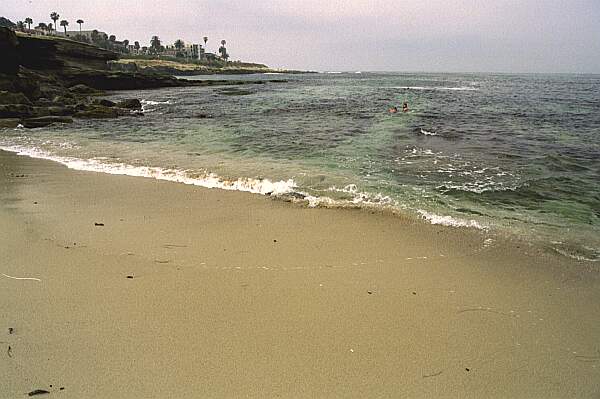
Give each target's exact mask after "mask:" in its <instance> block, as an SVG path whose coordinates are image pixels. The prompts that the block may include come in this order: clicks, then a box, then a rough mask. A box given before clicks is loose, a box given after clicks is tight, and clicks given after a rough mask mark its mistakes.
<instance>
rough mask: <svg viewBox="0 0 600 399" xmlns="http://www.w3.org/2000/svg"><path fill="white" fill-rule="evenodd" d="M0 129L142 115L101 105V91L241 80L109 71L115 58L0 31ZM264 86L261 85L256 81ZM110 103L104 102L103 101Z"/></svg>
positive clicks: (123, 106) (133, 104)
mask: <svg viewBox="0 0 600 399" xmlns="http://www.w3.org/2000/svg"><path fill="white" fill-rule="evenodd" d="M0 54H2V56H1V57H0V119H1V118H3V119H10V121H6V122H4V123H0V127H6V126H13V125H15V121H18V123H17V124H19V123H20V124H22V125H23V126H25V127H40V126H45V125H48V124H51V123H69V122H71V121H72V120H71V117H76V118H114V117H118V116H122V115H136V116H140V115H143V114H142V113H141V108H142V107H141V104H140V102H139V100H137V99H131V100H126V101H121V102H119V103H117V104H115V103H112V102H104V103H99V102H98V101H97V99H94V98H93V97H95V96H98V95H102V94H103V93H104V91H105V90H131V89H151V88H159V87H180V86H208V85H237V84H243V83H245V82H239V81H216V80H212V81H198V80H180V79H177V78H175V77H173V76H170V75H166V74H161V73H155V72H148V71H145V72H139V71H138V70H137V68H123V70H112V69H111V67H110V65H113V64H114V61H115V60H117V59H118V54H116V53H114V52H112V51H108V50H105V49H102V48H99V47H96V46H93V45H90V44H86V43H80V42H76V41H72V40H69V39H65V38H59V37H49V36H35V35H29V34H23V33H15V32H14V31H13V30H11V29H9V28H4V27H0ZM259 83H262V82H259ZM105 101H108V100H105Z"/></svg>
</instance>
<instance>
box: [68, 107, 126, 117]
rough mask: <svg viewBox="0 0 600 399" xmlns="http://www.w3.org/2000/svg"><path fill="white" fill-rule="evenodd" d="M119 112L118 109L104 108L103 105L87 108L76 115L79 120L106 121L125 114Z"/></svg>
mask: <svg viewBox="0 0 600 399" xmlns="http://www.w3.org/2000/svg"><path fill="white" fill-rule="evenodd" d="M123 111H124V110H122V111H121V112H120V111H119V109H118V108H115V107H104V106H102V105H92V106H90V107H87V108H86V109H85V110H83V111H79V112H77V113H76V114H75V116H76V117H77V118H84V119H106V118H116V117H118V116H119V115H123V114H124V113H125V112H123Z"/></svg>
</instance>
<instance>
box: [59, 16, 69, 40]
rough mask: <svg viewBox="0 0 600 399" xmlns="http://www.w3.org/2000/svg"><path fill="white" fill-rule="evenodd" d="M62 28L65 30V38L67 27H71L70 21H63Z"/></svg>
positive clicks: (61, 22)
mask: <svg viewBox="0 0 600 399" xmlns="http://www.w3.org/2000/svg"><path fill="white" fill-rule="evenodd" d="M60 26H62V27H63V28H65V36H67V26H69V21H67V20H66V19H63V20H62V21H60Z"/></svg>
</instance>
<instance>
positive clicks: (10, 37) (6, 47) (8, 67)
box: [0, 27, 19, 75]
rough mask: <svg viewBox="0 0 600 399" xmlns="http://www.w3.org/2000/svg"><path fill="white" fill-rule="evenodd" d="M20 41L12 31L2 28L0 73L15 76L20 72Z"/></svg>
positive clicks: (0, 33)
mask: <svg viewBox="0 0 600 399" xmlns="http://www.w3.org/2000/svg"><path fill="white" fill-rule="evenodd" d="M18 45H19V40H18V39H17V35H16V34H15V32H14V31H13V30H12V29H8V28H6V27H0V54H2V61H0V73H6V74H9V75H15V74H16V73H17V72H18V70H19V53H18V50H17V47H18Z"/></svg>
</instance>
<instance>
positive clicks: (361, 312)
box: [0, 151, 600, 398]
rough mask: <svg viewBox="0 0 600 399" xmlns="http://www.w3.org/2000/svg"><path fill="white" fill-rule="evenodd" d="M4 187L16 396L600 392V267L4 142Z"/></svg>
mask: <svg viewBox="0 0 600 399" xmlns="http://www.w3.org/2000/svg"><path fill="white" fill-rule="evenodd" d="M0 187H2V190H1V192H2V194H1V196H0V221H1V222H2V225H3V228H2V230H1V232H0V234H1V236H0V248H1V249H0V251H1V252H2V254H1V255H2V259H3V260H4V262H3V270H0V273H2V276H0V288H1V290H0V292H1V293H0V298H1V302H2V303H3V304H4V309H5V312H3V313H2V314H1V316H0V319H1V322H0V327H1V332H0V341H1V342H2V343H1V344H0V345H1V349H2V351H1V353H2V354H3V360H2V362H0V373H1V374H2V375H3V376H4V382H3V383H2V384H1V385H0V397H16V396H17V397H18V396H20V395H26V394H27V393H28V392H31V391H34V390H35V389H42V390H47V391H49V392H51V393H55V392H56V393H60V395H61V396H63V397H66V398H69V397H82V396H85V397H123V398H128V397H182V398H183V397H198V396H201V397H239V396H244V397H273V396H278V397H315V396H317V397H340V396H344V397H359V396H361V397H364V396H368V397H397V396H410V397H432V396H433V397H594V395H597V394H598V392H600V384H599V383H598V381H600V378H598V377H599V374H600V357H599V356H600V355H599V354H598V350H600V348H599V347H598V343H597V337H598V336H599V335H600V325H599V323H598V322H597V321H598V320H600V310H599V308H598V306H597V304H598V303H599V300H600V293H599V292H600V290H598V288H599V286H600V277H599V275H598V270H597V268H595V267H594V265H595V264H593V263H586V262H576V261H574V260H570V259H568V258H566V257H563V256H560V255H558V254H552V253H550V252H548V251H547V250H544V249H543V248H536V247H534V246H527V245H523V243H520V242H517V241H510V240H502V239H495V240H494V241H493V242H491V243H490V242H489V241H487V242H486V237H485V235H484V234H482V233H481V232H479V231H476V230H474V229H465V228H460V229H457V228H450V227H443V226H436V225H430V224H427V223H425V222H421V221H415V220H409V219H405V218H401V217H390V216H389V215H385V214H380V213H375V214H372V213H370V212H367V211H365V210H340V209H320V208H316V209H314V208H307V207H304V206H300V205H297V204H289V203H286V202H283V201H274V200H269V199H268V198H264V197H261V196H257V195H253V194H249V193H242V192H233V191H225V190H214V189H206V188H201V187H194V186H188V185H183V184H177V183H172V182H167V181H159V180H153V179H147V178H138V177H130V176H114V175H106V174H101V173H94V172H82V171H76V170H70V169H68V168H66V167H65V166H63V165H60V164H58V163H55V162H50V161H45V160H40V159H33V158H28V157H23V156H17V155H16V154H12V153H7V152H4V151H0ZM17 278H21V279H26V280H18V279H17ZM9 329H10V330H9ZM61 388H64V389H62V390H61Z"/></svg>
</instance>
